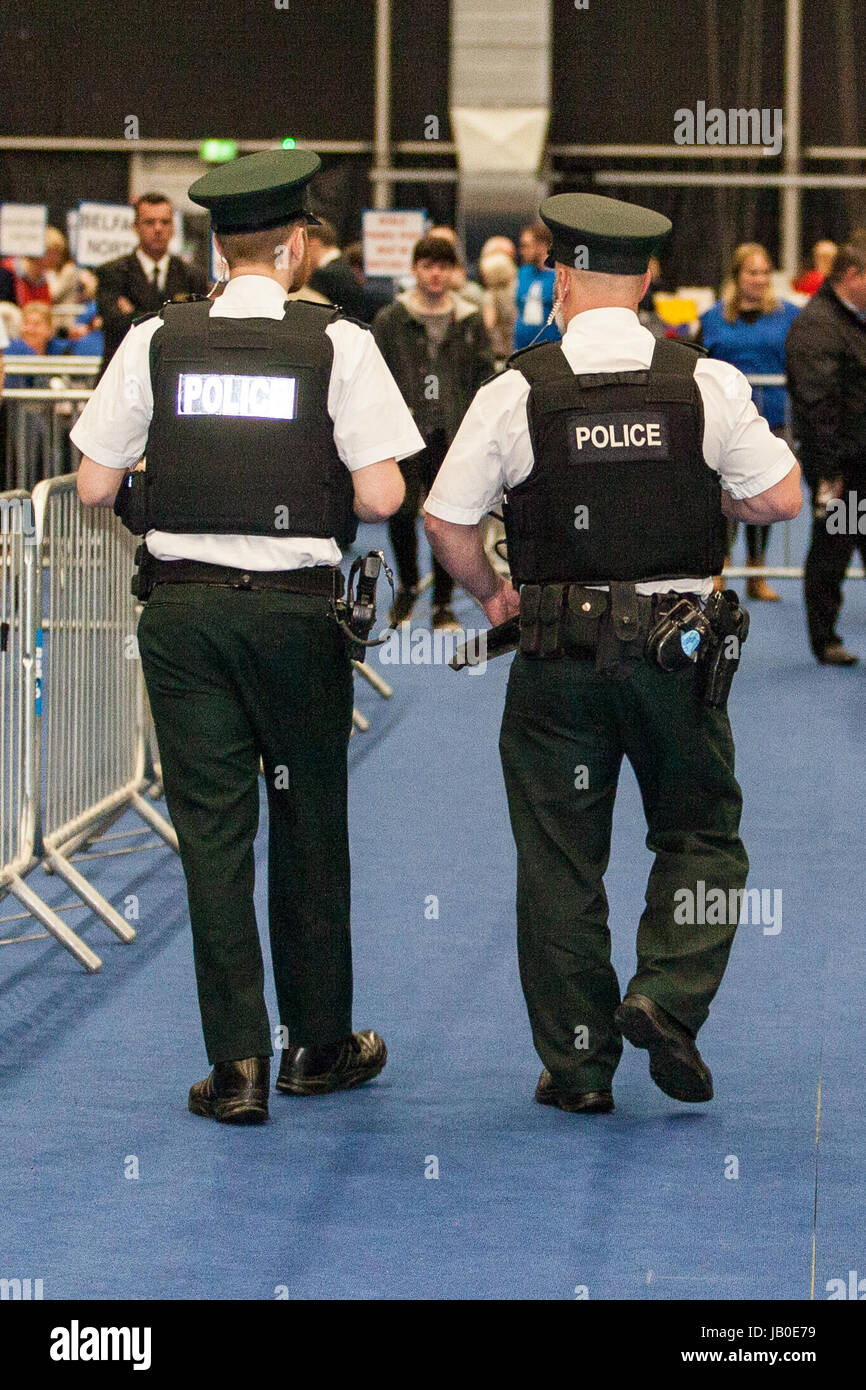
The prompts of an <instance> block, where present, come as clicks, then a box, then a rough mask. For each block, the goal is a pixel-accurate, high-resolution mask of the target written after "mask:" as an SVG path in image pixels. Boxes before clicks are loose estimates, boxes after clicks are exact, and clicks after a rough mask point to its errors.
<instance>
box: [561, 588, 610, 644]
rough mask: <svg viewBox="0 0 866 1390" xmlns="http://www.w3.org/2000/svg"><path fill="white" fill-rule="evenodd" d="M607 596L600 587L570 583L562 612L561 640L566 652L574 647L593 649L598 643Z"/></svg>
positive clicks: (606, 605) (605, 610)
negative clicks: (599, 628) (586, 587)
mask: <svg viewBox="0 0 866 1390" xmlns="http://www.w3.org/2000/svg"><path fill="white" fill-rule="evenodd" d="M607 607H608V597H607V594H606V593H604V592H603V590H601V589H585V588H584V587H583V585H581V584H570V585H569V588H568V600H567V603H566V606H565V610H564V613H563V625H562V640H563V645H564V647H565V650H566V652H568V651H570V650H573V649H574V648H589V649H590V650H591V651H595V649H596V647H597V645H598V627H599V623H600V622H601V617H602V614H603V613H606V612H607Z"/></svg>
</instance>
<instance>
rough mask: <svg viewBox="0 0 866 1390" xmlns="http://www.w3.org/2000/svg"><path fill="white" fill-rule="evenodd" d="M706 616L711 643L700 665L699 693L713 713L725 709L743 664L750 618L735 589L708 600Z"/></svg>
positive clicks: (723, 590)
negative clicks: (735, 678)
mask: <svg viewBox="0 0 866 1390" xmlns="http://www.w3.org/2000/svg"><path fill="white" fill-rule="evenodd" d="M704 614H705V616H706V618H707V620H708V622H709V625H710V634H711V640H710V642H709V643H708V644H707V649H706V651H705V652H704V654H703V656H702V659H701V660H700V662H699V663H698V685H697V690H698V694H699V695H700V698H701V700H702V702H703V704H705V705H706V706H708V708H710V709H724V708H725V706H726V704H727V702H728V695H729V694H730V690H731V682H732V681H733V679H734V675H735V673H736V670H737V667H738V666H739V664H740V654H741V652H742V648H743V643H744V642H745V640H746V638H747V637H748V635H749V614H748V612H747V611H746V609H745V608H741V607H740V601H739V599H738V598H737V595H736V594H735V593H734V591H733V589H722V590H721V591H720V592H718V593H714V594H713V595H712V597H711V598H709V599H708V600H707V603H706V606H705V608H704Z"/></svg>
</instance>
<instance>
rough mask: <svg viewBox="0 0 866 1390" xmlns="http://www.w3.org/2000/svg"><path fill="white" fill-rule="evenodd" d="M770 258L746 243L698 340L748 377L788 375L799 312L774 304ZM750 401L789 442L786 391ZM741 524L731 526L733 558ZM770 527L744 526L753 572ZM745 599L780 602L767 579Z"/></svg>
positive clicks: (761, 392)
mask: <svg viewBox="0 0 866 1390" xmlns="http://www.w3.org/2000/svg"><path fill="white" fill-rule="evenodd" d="M772 271H773V266H772V262H771V261H770V257H769V256H768V255H767V252H766V251H765V250H764V248H763V246H759V245H758V243H757V242H754V241H746V242H743V244H742V245H741V246H738V247H737V249H736V251H735V252H734V259H733V263H732V265H731V274H730V278H729V279H728V280H727V281H726V282H725V284H724V285H723V287H722V295H721V298H720V299H719V301H718V303H716V304H714V305H713V307H712V308H711V309H708V310H707V312H706V313H705V314H702V315H701V332H700V337H699V341H700V342H701V343H702V344H703V346H704V347H705V348H706V349H707V351H708V352H709V354H710V356H711V357H717V358H719V360H720V361H722V362H730V363H732V365H733V366H735V367H739V369H740V371H741V372H744V373H745V374H746V376H758V375H760V376H770V375H772V376H784V374H785V338H786V337H787V335H788V329H789V328H790V327H791V324H792V323H793V321H794V319H795V318H796V317H797V315H798V313H799V312H800V310H799V309H798V308H797V306H796V305H795V304H789V303H787V302H786V301H785V300H781V301H780V300H778V299H776V297H775V295H774V294H773V291H772V288H771V283H770V277H771V275H772ZM752 399H753V400H754V402H755V405H756V407H757V409H758V410H759V411H760V413H761V414H762V415H763V416H764V419H765V420H766V421H767V424H768V425H769V426H770V429H771V430H772V431H773V433H774V434H778V435H781V436H782V437H783V438H785V437H786V426H785V388H784V386H755V387H754V388H753V389H752ZM736 533H737V523H736V522H735V521H734V522H729V523H728V554H730V552H731V550H732V548H733V544H734V537H735V536H736ZM769 534H770V528H769V526H747V527H746V550H747V555H748V561H747V563H748V565H749V567H750V568H754V569H757V568H760V567H761V566H762V565H763V563H764V557H765V555H766V553H767V540H768V538H769ZM746 596H747V597H748V598H752V599H769V600H778V598H779V595H778V594H777V593H775V592H774V591H773V590H772V589H771V588H770V586H769V584H768V583H767V581H766V580H765V579H759V578H758V577H757V576H755V577H753V578H751V579H748V580H747V581H746Z"/></svg>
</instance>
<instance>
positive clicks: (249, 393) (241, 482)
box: [145, 300, 358, 547]
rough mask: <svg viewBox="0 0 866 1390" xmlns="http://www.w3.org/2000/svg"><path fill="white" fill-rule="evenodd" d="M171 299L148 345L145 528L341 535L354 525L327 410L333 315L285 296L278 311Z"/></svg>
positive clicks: (346, 537)
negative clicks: (224, 308)
mask: <svg viewBox="0 0 866 1390" xmlns="http://www.w3.org/2000/svg"><path fill="white" fill-rule="evenodd" d="M210 307H211V306H210V304H209V303H207V302H204V301H201V302H197V303H188V304H166V305H165V307H164V308H163V310H162V319H163V327H162V328H160V329H159V331H158V332H157V333H155V334H154V336H153V338H152V340H151V345H150V377H151V382H152V385H153V419H152V421H151V425H150V431H149V434H148V440H147V470H146V473H145V478H146V507H147V526H148V529H149V528H151V527H155V528H156V529H157V530H164V531H181V532H195V531H200V532H208V533H215V534H220V533H225V534H228V535H254V536H272V537H274V538H276V539H279V538H281V537H289V536H316V537H321V538H325V537H329V536H333V537H334V538H335V539H336V541H337V543H338V545H340V546H343V547H345V546H346V545H349V544H350V543H351V542H352V540H354V537H355V532H356V530H357V525H358V523H357V518H356V517H355V514H354V511H353V508H352V502H353V489H352V479H351V475H350V473H349V470H348V469H347V468H346V465H345V464H344V463H343V462H342V460H341V458H340V456H339V454H338V453H337V449H336V445H335V444H334V425H333V421H332V420H331V417H330V415H329V414H328V385H329V382H330V375H331V365H332V362H333V346H332V343H331V340H330V338H329V337H328V335H327V333H326V332H325V328H326V326H327V324H328V323H330V322H331V321H332V319H333V318H334V316H335V311H334V310H328V311H327V312H325V311H323V309H322V307H321V306H319V305H317V304H307V303H305V302H304V301H300V300H294V301H291V302H287V304H286V310H285V316H284V317H283V318H282V319H266V318H249V319H234V318H220V317H216V318H214V317H211V316H210Z"/></svg>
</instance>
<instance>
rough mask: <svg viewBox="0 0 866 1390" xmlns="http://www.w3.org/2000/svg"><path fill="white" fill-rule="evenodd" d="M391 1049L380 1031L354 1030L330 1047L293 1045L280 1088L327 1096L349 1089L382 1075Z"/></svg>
mask: <svg viewBox="0 0 866 1390" xmlns="http://www.w3.org/2000/svg"><path fill="white" fill-rule="evenodd" d="M387 1060H388V1049H387V1047H386V1046H385V1044H384V1042H383V1041H382V1039H381V1038H380V1037H379V1034H378V1033H374V1032H372V1031H369V1032H366V1033H350V1034H349V1036H348V1037H347V1038H341V1039H340V1041H339V1042H336V1043H331V1044H330V1045H329V1046H328V1047H289V1048H287V1049H286V1051H285V1052H284V1053H283V1060H282V1061H281V1062H280V1074H279V1076H278V1077H277V1090H278V1091H282V1092H283V1094H284V1095H287V1096H325V1095H327V1094H328V1092H329V1091H348V1090H350V1089H351V1088H352V1087H353V1086H363V1084H364V1082H365V1081H372V1079H373V1077H374V1076H378V1075H379V1072H380V1071H381V1070H382V1068H383V1067H384V1065H385V1063H386V1062H387Z"/></svg>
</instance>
